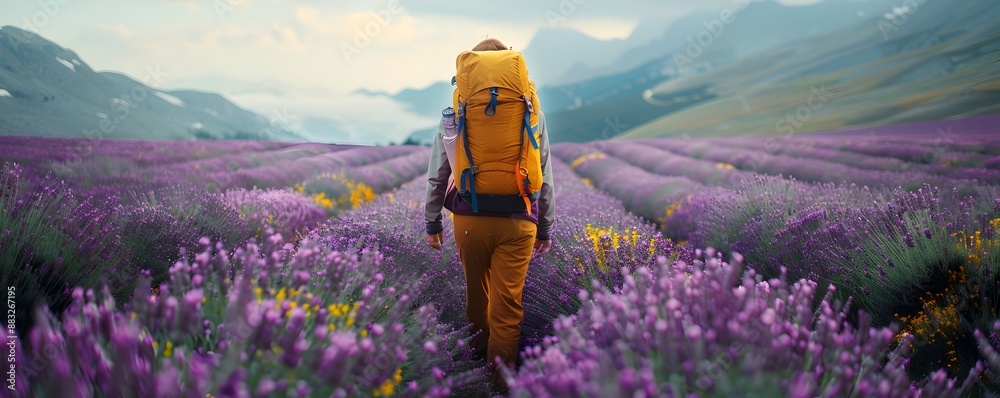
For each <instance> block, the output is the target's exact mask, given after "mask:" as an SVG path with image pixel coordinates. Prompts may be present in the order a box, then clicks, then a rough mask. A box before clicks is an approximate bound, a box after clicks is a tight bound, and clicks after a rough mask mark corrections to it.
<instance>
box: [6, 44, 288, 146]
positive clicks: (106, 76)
mask: <svg viewBox="0 0 1000 398" xmlns="http://www.w3.org/2000/svg"><path fill="white" fill-rule="evenodd" d="M163 78H164V76H163V73H162V72H160V71H158V70H157V69H156V68H155V67H149V68H147V70H146V71H145V73H144V75H143V76H141V77H139V78H138V80H137V79H136V78H133V77H129V76H126V75H123V74H120V73H117V72H98V71H94V70H93V69H92V68H91V67H90V66H89V65H87V63H86V62H84V61H83V60H82V59H81V58H80V57H79V56H78V55H77V54H76V53H75V52H73V51H71V50H69V49H65V48H63V47H60V46H59V45H57V44H55V43H53V42H51V41H49V40H47V39H45V38H43V37H42V36H39V35H37V34H35V33H32V32H28V31H25V30H21V29H19V28H16V27H13V26H3V27H0V115H3V116H2V118H0V135H33V136H47V137H81V136H83V137H87V138H113V139H250V140H255V139H266V140H295V141H301V140H303V139H302V138H301V137H299V136H297V135H296V134H294V133H292V132H290V131H288V130H286V129H284V128H282V127H281V126H277V125H275V124H273V123H271V122H270V121H269V120H268V119H267V118H265V117H263V116H260V115H257V114H255V113H253V112H249V111H247V110H244V109H242V108H240V107H239V106H237V105H235V104H233V103H232V102H230V101H229V100H227V99H225V98H224V97H222V96H221V95H218V94H212V93H204V92H199V91H191V90H175V91H167V90H159V89H157V88H156V87H157V86H158V85H159V84H160V83H161V82H162V80H163Z"/></svg>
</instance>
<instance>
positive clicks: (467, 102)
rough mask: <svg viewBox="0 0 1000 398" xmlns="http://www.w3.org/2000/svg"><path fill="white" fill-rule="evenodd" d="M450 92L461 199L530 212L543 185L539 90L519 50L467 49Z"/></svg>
mask: <svg viewBox="0 0 1000 398" xmlns="http://www.w3.org/2000/svg"><path fill="white" fill-rule="evenodd" d="M456 66H457V68H456V75H455V78H454V79H452V83H453V84H455V86H456V88H455V92H454V94H453V99H452V100H453V102H454V104H453V105H454V107H455V109H456V110H457V124H458V133H459V134H458V135H459V136H458V141H457V142H456V149H457V150H456V151H455V152H456V153H455V164H453V165H452V170H453V172H454V173H456V174H458V176H459V177H458V178H456V179H455V185H456V188H458V192H459V194H460V195H461V196H462V198H463V199H464V200H465V201H466V202H469V203H470V204H471V205H472V209H473V211H474V212H477V213H478V212H479V209H483V210H485V211H491V212H517V211H521V210H527V211H528V213H529V214H530V213H531V202H533V201H534V200H536V199H538V194H539V191H540V190H541V188H542V164H541V163H542V162H541V155H540V153H539V149H538V142H539V140H540V139H541V135H540V132H539V131H538V112H537V110H538V109H540V108H539V102H538V94H537V93H536V91H535V84H534V82H532V81H531V80H530V79H528V68H527V66H526V64H525V61H524V56H523V55H522V54H521V53H520V52H517V51H513V50H502V51H465V52H463V53H461V54H459V56H458V59H457V61H456Z"/></svg>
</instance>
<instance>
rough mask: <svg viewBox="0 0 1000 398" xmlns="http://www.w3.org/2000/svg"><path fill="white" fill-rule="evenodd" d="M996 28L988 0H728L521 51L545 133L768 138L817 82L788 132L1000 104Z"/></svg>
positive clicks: (566, 34)
mask: <svg viewBox="0 0 1000 398" xmlns="http://www.w3.org/2000/svg"><path fill="white" fill-rule="evenodd" d="M658 23H659V24H660V25H657V24H658ZM998 28H1000V7H997V6H996V5H995V4H994V2H993V1H989V0H970V1H966V2H962V3H961V5H956V3H952V2H947V1H944V0H909V1H905V2H902V3H901V2H898V1H891V0H862V1H853V0H826V1H823V2H820V3H817V4H814V5H810V6H794V7H793V6H784V5H781V4H778V3H776V2H773V1H760V2H751V3H741V2H739V0H735V1H734V2H733V4H732V5H731V6H730V7H729V8H721V9H718V10H714V11H700V12H697V13H694V14H691V15H689V16H687V17H684V18H681V19H678V20H676V21H673V22H672V23H669V24H663V23H662V22H652V21H650V22H643V23H640V24H639V26H638V27H637V28H636V29H635V31H634V32H633V34H632V36H630V37H629V38H627V39H622V40H606V41H602V40H598V39H595V38H592V37H589V36H586V35H584V34H582V33H579V32H575V31H571V30H569V29H554V30H549V29H545V30H542V31H539V32H538V34H537V35H536V36H535V38H534V39H533V40H532V41H531V43H530V45H529V46H528V47H527V48H526V49H525V50H523V52H524V53H525V55H526V57H527V58H528V63H529V64H528V65H529V69H530V70H531V75H532V78H533V79H534V80H535V81H536V83H537V84H538V85H539V91H540V93H539V97H540V98H541V102H542V109H543V111H544V112H545V113H546V119H547V122H548V124H549V126H550V131H551V133H550V134H551V137H550V139H551V140H552V141H553V142H562V141H574V142H584V141H591V140H597V139H612V138H629V137H658V136H683V135H685V134H686V135H688V136H700V135H747V134H760V135H764V134H782V133H787V130H788V129H787V127H785V128H781V126H778V127H776V126H775V125H776V124H778V122H777V121H778V120H781V119H782V118H785V117H787V116H788V115H789V114H794V113H795V112H796V111H800V107H801V106H802V105H803V104H804V103H805V102H806V101H807V100H808V99H809V95H810V94H811V90H812V89H813V88H816V89H820V88H822V89H828V90H832V92H834V93H836V94H835V95H831V96H829V97H831V99H830V100H829V101H828V102H824V104H823V107H822V111H821V112H820V111H817V112H813V111H812V110H811V109H810V113H814V114H813V115H809V117H808V118H804V119H807V120H802V121H800V120H797V119H796V120H794V122H795V123H794V126H795V128H794V132H795V133H799V132H806V131H819V130H837V129H846V128H857V127H863V126H871V125H878V124H885V123H896V122H907V121H920V120H929V119H935V118H937V119H940V118H956V117H966V116H974V115H980V114H988V113H996V112H1000V108H998V106H997V105H996V104H998V103H1000V101H997V99H998V96H1000V94H998V91H997V88H998V87H997V86H998V80H1000V74H997V73H996V72H995V71H996V70H997V69H998V66H997V65H998V63H997V62H998V59H1000V56H998V52H997V51H996V48H997V47H998V46H1000V44H998V43H1000V34H998ZM405 92H406V94H405V95H402V94H403V93H402V92H401V93H400V95H398V96H396V97H395V98H396V99H397V100H399V101H401V102H404V103H407V104H412V105H411V106H413V107H414V108H415V107H416V106H418V105H419V106H422V107H429V106H428V104H441V103H447V101H448V100H449V99H450V94H449V88H448V86H447V84H446V83H443V82H442V83H438V84H435V85H432V86H430V87H428V88H427V89H425V90H407V91H405ZM381 95H387V94H384V93H383V94H381ZM440 107H441V105H438V106H437V108H440ZM426 111H427V112H431V111H432V109H427V110H426ZM800 112H801V111H800ZM779 130H780V131H779ZM433 131H434V129H433V128H432V127H431V126H428V129H425V130H420V131H418V132H416V133H414V134H413V135H412V136H411V137H410V139H409V140H408V142H411V143H421V142H427V141H428V140H429V138H430V137H432V135H433Z"/></svg>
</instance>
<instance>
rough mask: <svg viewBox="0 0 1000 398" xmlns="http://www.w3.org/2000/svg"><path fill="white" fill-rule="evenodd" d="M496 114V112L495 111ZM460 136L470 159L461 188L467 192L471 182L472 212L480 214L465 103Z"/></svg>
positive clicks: (460, 109) (461, 108)
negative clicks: (467, 184) (466, 188)
mask: <svg viewBox="0 0 1000 398" xmlns="http://www.w3.org/2000/svg"><path fill="white" fill-rule="evenodd" d="M494 112H496V110H494ZM458 134H462V135H464V137H462V144H464V145H463V146H464V147H465V156H466V157H467V158H468V159H469V168H467V169H465V170H462V178H461V179H460V181H459V188H460V189H461V190H463V191H464V190H465V187H466V185H465V181H466V179H468V181H469V193H471V194H472V212H473V213H479V200H478V199H476V163H475V162H474V161H473V160H472V150H470V149H469V131H468V130H467V129H466V126H465V103H464V102H460V103H459V104H458Z"/></svg>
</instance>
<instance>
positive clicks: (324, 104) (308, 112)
mask: <svg viewBox="0 0 1000 398" xmlns="http://www.w3.org/2000/svg"><path fill="white" fill-rule="evenodd" d="M230 99H232V100H233V101H234V102H236V103H237V104H239V105H240V106H243V107H245V108H247V109H249V110H252V111H254V112H256V113H259V114H261V115H264V116H268V115H272V114H276V113H278V114H282V115H285V117H287V118H288V119H289V121H290V126H289V127H291V128H292V129H293V130H296V131H297V132H299V133H301V134H303V135H304V136H306V138H308V139H310V140H313V141H320V142H338V143H378V144H387V143H389V142H397V143H398V142H402V141H403V140H405V139H406V137H407V136H409V135H410V133H412V132H413V131H415V130H418V129H421V128H426V127H428V126H432V125H434V124H435V123H437V119H436V117H437V116H439V115H417V114H414V113H412V112H410V111H409V110H408V109H407V108H405V107H404V106H403V105H401V104H399V103H398V102H396V101H394V100H392V99H389V98H384V97H369V96H365V95H354V94H348V95H338V94H336V93H332V92H325V93H317V92H315V90H313V91H312V92H286V93H282V94H274V93H268V92H256V93H248V94H244V95H236V96H230ZM443 107H444V106H442V108H443Z"/></svg>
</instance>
